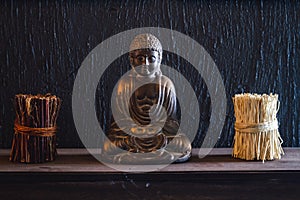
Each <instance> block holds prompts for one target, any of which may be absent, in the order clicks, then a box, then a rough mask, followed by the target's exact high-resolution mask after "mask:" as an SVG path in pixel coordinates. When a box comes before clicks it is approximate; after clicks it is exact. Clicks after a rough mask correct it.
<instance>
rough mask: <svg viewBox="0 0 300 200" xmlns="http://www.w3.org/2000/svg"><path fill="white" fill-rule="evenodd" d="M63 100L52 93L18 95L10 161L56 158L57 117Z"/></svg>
mask: <svg viewBox="0 0 300 200" xmlns="http://www.w3.org/2000/svg"><path fill="white" fill-rule="evenodd" d="M60 105H61V100H60V99H59V98H58V97H56V96H54V95H50V94H46V95H25V94H18V95H16V96H15V109H16V119H15V125H14V138H13V143H12V149H11V153H10V161H18V162H22V163H42V162H48V161H53V160H54V159H55V157H56V155H57V152H56V119H57V116H58V111H59V109H60Z"/></svg>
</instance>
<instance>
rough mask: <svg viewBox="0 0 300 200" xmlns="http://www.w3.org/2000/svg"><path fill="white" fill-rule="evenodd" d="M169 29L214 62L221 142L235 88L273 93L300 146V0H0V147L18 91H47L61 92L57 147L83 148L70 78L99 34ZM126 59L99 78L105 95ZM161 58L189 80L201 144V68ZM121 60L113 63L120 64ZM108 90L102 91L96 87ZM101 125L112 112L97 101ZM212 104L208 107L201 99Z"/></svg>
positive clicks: (290, 142) (292, 142)
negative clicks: (223, 98)
mask: <svg viewBox="0 0 300 200" xmlns="http://www.w3.org/2000/svg"><path fill="white" fill-rule="evenodd" d="M148 26H153V27H165V28H169V29H173V30H176V31H179V32H181V33H184V34H186V35H188V36H190V37H191V38H193V39H194V40H196V41H197V42H198V43H199V44H201V45H202V46H203V47H204V48H205V49H206V51H207V52H209V53H210V55H211V57H212V58H213V60H214V61H215V63H216V64H217V66H218V68H219V71H220V72H221V75H222V78H223V81H224V84H225V87H226V95H227V116H226V122H225V126H224V128H223V131H222V133H221V135H220V139H219V141H218V143H217V146H218V147H230V146H232V141H233V122H234V117H233V106H232V103H231V97H232V96H233V95H234V94H236V93H241V92H256V93H269V92H273V93H278V94H279V99H280V101H281V107H280V110H279V113H278V119H279V122H280V133H281V135H282V138H283V140H284V143H283V144H284V146H294V147H296V146H300V142H299V138H300V137H299V128H300V124H299V114H298V113H299V110H300V103H299V102H300V101H299V98H300V92H299V88H298V87H299V85H300V78H299V76H300V67H299V64H300V60H299V59H300V2H299V1H220V2H215V1H161V0H156V1H146V0H145V1H143V0H140V1H138V0H127V1H126V0H125V1H102V0H100V1H87V0H86V1H78V2H76V1H73V2H69V1H68V2H61V1H43V2H30V3H29V2H25V1H24V2H23V1H2V2H1V7H0V47H1V48H0V93H1V95H0V126H1V128H0V148H9V147H10V145H11V139H12V135H13V121H14V117H15V116H14V107H13V103H12V99H13V97H14V95H15V94H17V93H33V94H36V93H48V92H51V93H53V94H56V95H58V96H59V97H61V98H62V99H63V106H62V109H61V112H60V115H59V119H58V124H59V127H60V128H59V132H58V145H59V146H60V147H81V146H82V144H81V142H80V140H79V138H78V136H77V132H76V130H75V126H74V123H73V118H72V108H71V96H72V88H73V83H74V80H75V77H76V73H77V70H78V69H79V67H80V65H81V63H82V62H83V60H84V58H85V57H86V56H87V55H88V53H89V52H90V51H91V50H92V49H93V48H94V47H96V46H97V45H98V44H99V43H101V42H102V41H103V40H105V39H107V38H109V37H110V36H112V35H114V34H117V33H119V32H122V31H125V30H128V29H132V28H137V27H148ZM126 58H127V57H126V56H124V58H120V59H118V60H116V62H114V63H113V64H112V65H111V67H110V68H109V69H108V70H107V72H106V73H105V74H104V75H103V77H102V78H101V80H100V83H99V92H100V93H99V95H98V98H100V99H101V98H104V99H105V98H108V97H109V95H110V94H109V91H110V89H111V88H112V87H113V84H114V82H115V81H116V80H117V77H118V76H120V75H121V74H122V73H124V71H126V69H128V61H127V59H126ZM164 64H168V65H170V66H172V67H174V68H176V69H177V70H179V71H180V72H181V73H182V74H183V75H184V76H185V77H186V78H187V79H188V80H190V83H191V84H192V85H193V87H194V89H195V92H196V94H197V96H198V97H199V105H200V106H201V107H202V111H203V112H202V113H201V119H200V122H201V126H200V128H199V134H198V135H197V136H196V138H195V140H194V142H193V146H194V147H197V146H199V145H201V142H202V139H203V135H204V134H205V130H206V129H207V126H208V123H209V117H210V116H209V115H210V113H209V105H210V98H209V94H208V91H207V88H206V86H205V84H204V83H203V81H202V79H201V75H195V73H194V70H193V68H192V67H189V66H188V65H189V64H188V63H187V62H186V61H184V60H182V59H180V58H178V57H177V56H176V55H172V54H168V52H166V53H165V54H164ZM120 65H121V66H123V67H121V68H118V67H117V66H120ZM101 91H102V92H105V93H101ZM97 105H98V106H97V107H99V108H97V110H98V113H102V115H101V116H100V117H99V120H100V121H101V124H102V126H103V127H104V128H106V127H107V124H106V123H105V120H106V119H107V118H109V113H108V112H107V111H104V110H105V107H107V105H102V104H101V105H99V104H97ZM207 105H208V106H207Z"/></svg>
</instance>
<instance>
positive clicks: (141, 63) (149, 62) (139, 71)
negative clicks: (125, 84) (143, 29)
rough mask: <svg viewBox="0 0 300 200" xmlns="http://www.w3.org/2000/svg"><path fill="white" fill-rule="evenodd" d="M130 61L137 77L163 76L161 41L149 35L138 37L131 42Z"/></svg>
mask: <svg viewBox="0 0 300 200" xmlns="http://www.w3.org/2000/svg"><path fill="white" fill-rule="evenodd" d="M129 59H130V64H131V66H132V69H133V71H134V72H135V73H136V75H137V76H141V77H155V76H156V75H158V74H161V71H160V63H161V59H162V46H161V43H160V41H159V40H158V39H157V38H156V37H155V36H154V35H151V34H149V33H145V34H140V35H137V36H136V37H135V38H134V39H133V41H132V42H131V45H130V48H129Z"/></svg>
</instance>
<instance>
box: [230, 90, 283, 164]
mask: <svg viewBox="0 0 300 200" xmlns="http://www.w3.org/2000/svg"><path fill="white" fill-rule="evenodd" d="M233 105H234V113H235V119H236V122H235V126H234V127H235V136H234V147H233V157H235V158H241V159H245V160H262V161H265V160H273V159H280V158H281V155H282V154H284V152H283V149H282V147H281V144H282V139H281V137H280V134H279V132H278V121H277V118H276V114H277V112H278V109H279V101H278V95H277V94H274V95H273V94H270V95H266V94H263V95H258V94H249V93H247V94H237V95H235V96H234V97H233Z"/></svg>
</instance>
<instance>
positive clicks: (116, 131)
mask: <svg viewBox="0 0 300 200" xmlns="http://www.w3.org/2000/svg"><path fill="white" fill-rule="evenodd" d="M129 59H130V64H131V66H132V69H131V70H130V71H129V72H128V73H127V74H125V75H124V76H123V77H122V78H121V79H120V80H119V82H118V83H117V85H116V95H115V96H114V97H113V98H112V109H114V113H113V114H114V115H113V119H112V122H111V124H110V128H109V130H108V132H107V133H106V136H107V138H106V141H105V142H104V147H103V155H104V156H105V158H106V159H108V160H109V161H110V162H113V163H118V164H123V163H125V164H136V163H138V164H145V163H151V164H154V163H158V164H159V163H173V162H185V161H187V160H188V159H189V158H190V156H191V143H190V141H189V139H188V138H187V136H186V135H185V134H184V133H181V132H180V130H179V117H178V106H177V99H176V92H175V87H174V84H173V82H172V81H171V80H170V79H169V78H168V77H166V76H164V75H163V74H162V72H161V70H160V64H161V59H162V45H161V43H160V41H159V40H158V39H157V38H156V37H155V36H153V35H151V34H140V35H137V36H136V37H135V38H134V39H133V41H132V43H131V45H130V51H129ZM120 149H121V150H123V151H120Z"/></svg>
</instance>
